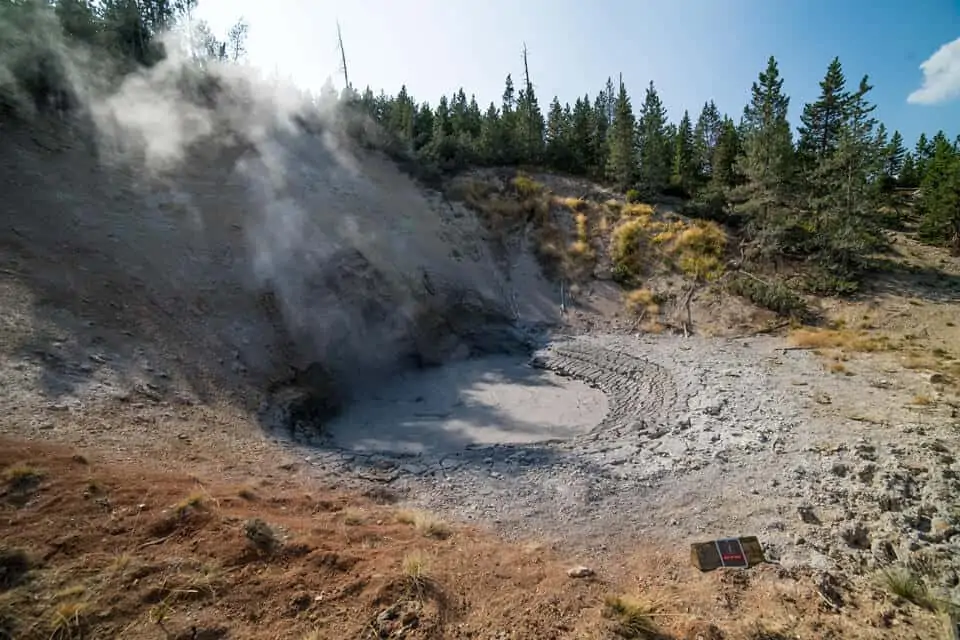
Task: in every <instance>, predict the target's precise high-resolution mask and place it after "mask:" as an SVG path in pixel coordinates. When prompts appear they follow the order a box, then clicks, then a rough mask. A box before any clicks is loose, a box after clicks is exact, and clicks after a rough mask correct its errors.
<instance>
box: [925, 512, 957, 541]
mask: <svg viewBox="0 0 960 640" xmlns="http://www.w3.org/2000/svg"><path fill="white" fill-rule="evenodd" d="M956 533H957V531H956V529H955V528H954V527H953V525H951V524H950V522H949V521H948V520H947V519H945V518H939V517H935V518H931V520H930V536H929V537H930V539H931V540H933V541H936V542H941V541H946V540H949V539H950V538H952V537H953V536H954V535H956Z"/></svg>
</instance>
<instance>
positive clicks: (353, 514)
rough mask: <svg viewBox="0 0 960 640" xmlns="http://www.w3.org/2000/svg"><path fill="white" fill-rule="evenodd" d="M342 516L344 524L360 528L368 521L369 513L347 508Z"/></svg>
mask: <svg viewBox="0 0 960 640" xmlns="http://www.w3.org/2000/svg"><path fill="white" fill-rule="evenodd" d="M340 515H341V517H342V518H343V524H345V525H347V526H350V527H356V526H359V525H361V524H363V523H364V522H366V520H367V512H366V511H364V510H363V509H357V508H354V507H347V508H346V509H344V510H343V511H341V512H340Z"/></svg>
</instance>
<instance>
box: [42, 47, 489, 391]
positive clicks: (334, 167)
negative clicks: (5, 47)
mask: <svg viewBox="0 0 960 640" xmlns="http://www.w3.org/2000/svg"><path fill="white" fill-rule="evenodd" d="M162 42H163V45H164V47H165V50H166V52H167V55H166V57H165V58H164V59H163V60H160V61H158V62H157V63H156V64H154V65H153V66H151V67H149V68H139V69H137V70H136V71H133V72H132V73H127V74H125V75H123V74H116V73H114V74H108V73H92V72H88V71H84V69H86V68H88V67H84V66H83V61H85V60H89V59H90V56H88V55H86V54H85V53H84V52H83V51H82V50H80V49H79V48H78V47H77V46H73V45H71V46H69V47H68V46H67V45H66V44H65V43H64V42H62V41H57V42H56V43H54V44H51V45H50V46H48V47H47V49H46V50H47V51H48V53H49V52H52V54H53V55H55V56H56V57H57V58H58V60H59V61H60V65H59V66H60V67H62V68H63V69H64V70H65V72H64V74H65V76H66V77H67V78H68V79H69V86H70V93H71V94H72V95H73V96H74V101H75V103H76V102H79V109H77V108H76V105H74V106H75V110H76V111H78V112H79V113H80V114H82V115H83V116H85V117H86V119H87V120H88V121H89V122H91V123H92V124H93V125H94V126H93V129H94V130H95V132H96V138H97V143H98V144H97V146H98V149H99V153H100V156H101V159H102V160H104V161H106V162H107V163H108V164H116V163H117V162H120V163H124V164H126V165H127V166H128V167H132V168H133V169H134V173H135V174H138V176H141V179H140V180H139V181H140V182H144V181H145V182H147V183H153V184H154V185H156V184H166V185H168V186H169V188H170V191H172V192H173V194H172V195H173V198H172V199H173V200H174V201H175V202H177V203H178V204H179V205H181V206H186V207H187V208H188V209H189V210H190V211H189V213H190V214H192V218H193V220H194V222H195V226H196V231H197V235H198V236H199V237H200V240H199V241H197V240H196V239H190V240H189V241H190V242H194V243H197V242H199V243H200V244H201V245H202V244H203V241H204V240H203V239H204V238H205V237H206V236H204V233H205V230H207V229H211V228H213V227H217V225H220V227H222V226H223V222H224V220H223V217H224V216H226V217H227V218H229V219H230V220H229V222H232V223H233V225H234V226H235V227H239V228H240V229H242V237H243V238H244V239H245V241H246V245H247V247H246V249H245V250H244V251H243V252H242V253H243V256H242V259H241V260H239V261H237V262H236V263H234V264H235V266H234V267H233V268H234V269H235V270H236V271H237V272H239V271H242V272H243V273H237V272H235V273H233V275H232V278H233V279H234V281H236V282H239V283H242V284H241V286H243V287H245V288H246V289H247V290H248V292H249V294H250V297H251V299H252V298H253V297H254V296H255V295H257V294H260V293H263V292H270V293H272V294H273V297H274V299H275V300H277V302H278V303H279V304H278V306H279V308H280V311H281V313H282V316H283V321H284V324H285V325H286V326H285V328H286V332H287V334H288V335H289V337H290V338H292V340H293V344H294V352H295V353H294V354H293V356H294V357H295V359H296V362H294V363H293V364H295V365H297V366H299V367H305V366H306V365H309V364H310V363H311V362H316V361H319V362H322V363H324V365H325V366H327V367H328V368H330V369H331V370H332V373H334V374H335V376H336V377H337V378H338V380H342V381H344V382H346V383H348V384H349V382H350V380H348V378H350V377H351V376H356V377H360V378H363V377H366V376H369V374H370V372H371V371H378V372H383V373H388V372H389V370H390V369H392V367H393V365H396V364H398V362H399V361H400V360H402V359H404V358H406V357H407V356H412V357H416V358H420V357H421V352H422V351H423V349H428V350H433V351H434V352H436V353H439V351H440V350H441V349H447V350H448V351H453V350H457V349H459V350H460V351H462V350H463V345H462V344H459V345H458V344H457V343H456V342H457V339H453V340H452V341H451V340H448V339H446V338H444V335H445V333H446V334H449V333H450V332H451V331H452V330H451V329H450V327H449V323H448V322H447V321H446V319H445V317H446V316H445V315H444V314H446V313H447V311H448V310H449V309H450V305H451V304H454V303H451V300H453V299H454V298H457V296H460V297H461V298H462V295H463V292H468V291H469V292H470V296H471V300H472V302H471V303H470V305H468V306H466V307H465V306H463V305H462V304H461V305H460V307H459V311H458V313H459V314H460V316H461V317H460V319H459V322H460V325H461V328H462V327H463V326H464V324H463V323H464V318H465V317H467V316H469V315H470V314H471V313H474V312H475V311H477V310H480V309H484V310H483V311H482V312H480V313H476V314H475V315H476V317H477V320H476V322H483V321H489V320H490V319H491V318H492V317H494V316H496V312H493V314H492V315H491V311H490V301H491V300H493V299H494V298H496V297H497V296H498V295H499V294H500V292H501V291H502V290H503V284H502V283H498V282H497V280H498V276H499V273H498V271H497V269H496V268H494V266H493V264H492V262H489V261H488V260H487V259H486V258H482V259H480V258H478V257H475V258H474V259H473V260H470V261H462V260H460V259H455V257H454V256H453V255H452V252H451V247H452V246H455V245H458V244H463V243H464V242H467V241H469V236H473V239H474V240H475V239H476V235H477V234H476V229H475V228H471V229H472V230H470V229H467V230H466V231H464V230H462V229H461V230H460V231H459V233H461V234H462V235H463V234H465V235H464V237H457V238H454V237H451V236H450V233H451V231H450V230H449V228H446V227H445V226H444V224H443V223H442V221H441V219H440V215H439V214H438V213H437V210H436V209H435V208H433V207H431V205H430V204H429V202H428V201H427V200H426V199H425V198H424V195H423V193H422V192H421V191H419V190H418V189H417V188H415V186H414V185H413V184H412V183H411V182H409V181H408V180H403V179H399V177H400V174H398V173H397V170H396V168H395V167H394V166H393V165H392V163H390V162H388V161H386V160H385V159H383V158H379V157H377V156H376V154H370V153H364V154H363V156H362V157H363V160H362V161H361V159H360V156H358V155H356V151H353V150H352V148H353V147H354V145H355V143H354V142H352V141H351V139H350V138H349V137H348V136H347V134H346V129H347V127H348V126H349V127H350V128H363V129H365V130H369V129H370V128H371V127H372V126H374V125H373V123H371V122H365V121H362V122H357V119H359V118H363V117H364V116H361V115H360V114H357V113H353V112H352V110H351V111H348V110H344V109H342V108H341V107H340V106H339V105H338V103H337V102H336V101H332V102H331V101H329V100H328V101H322V102H317V101H315V100H313V99H312V98H311V97H310V96H308V95H305V94H304V93H303V92H301V91H299V90H297V89H296V88H295V87H293V86H291V85H289V84H285V83H283V82H280V81H279V80H278V79H275V78H267V77H265V76H263V75H262V74H260V73H258V72H257V71H256V70H255V69H252V68H249V67H247V66H244V65H239V64H231V63H219V62H216V61H204V62H203V64H202V65H199V64H198V62H197V61H196V60H195V59H193V58H192V57H191V56H189V55H188V52H187V51H186V48H185V47H184V46H183V41H182V40H181V39H179V37H178V36H177V35H175V34H166V35H165V36H163V37H162ZM117 78H119V80H116V79H117ZM201 165H204V168H205V169H206V168H210V169H212V170H214V173H210V172H208V173H206V174H204V175H206V176H208V177H207V178H205V180H208V181H209V180H210V178H209V176H210V175H216V176H219V177H217V178H215V179H216V180H219V181H222V182H223V185H222V186H223V188H224V191H223V195H224V200H223V202H224V203H226V202H232V203H233V204H232V205H230V208H229V209H227V210H224V208H225V207H227V205H226V204H224V203H221V202H220V200H219V199H217V200H216V201H215V202H211V201H210V198H206V201H205V202H202V203H201V202H199V201H198V198H196V197H195V196H192V195H190V186H189V181H190V180H191V176H192V175H193V174H194V173H195V172H196V170H197V169H198V167H199V166H201ZM144 178H145V180H144ZM163 197H166V198H168V199H169V198H170V194H168V195H167V196H163ZM238 198H239V203H238ZM88 215H90V214H88ZM131 215H132V216H135V217H134V218H133V219H132V220H131V223H132V224H135V225H140V230H139V231H138V233H139V234H140V237H141V238H148V239H149V238H151V234H154V233H155V232H157V233H174V234H177V233H180V231H177V230H176V229H175V227H174V225H177V224H179V223H177V222H176V221H175V220H174V218H172V217H170V216H169V215H167V214H164V213H160V212H156V211H153V210H152V209H151V210H144V211H139V212H131ZM462 224H467V223H462ZM218 233H219V234H221V235H218ZM156 237H157V238H158V240H157V242H156V243H154V242H152V241H150V240H148V244H149V246H143V247H142V250H143V252H144V253H145V254H150V255H145V256H144V257H143V258H142V259H143V260H146V261H151V262H153V263H154V264H158V265H159V264H163V265H166V267H165V268H166V269H167V271H166V272H162V270H161V276H160V277H163V278H167V279H168V280H169V281H170V282H171V286H173V287H175V288H176V289H178V290H187V288H188V287H190V286H191V284H192V285H202V286H207V285H205V284H203V283H204V282H207V281H209V279H208V277H207V273H206V272H204V271H203V269H206V268H208V267H206V266H204V265H200V266H199V267H197V268H196V269H194V270H193V271H191V269H192V268H193V267H191V266H190V265H189V264H188V266H182V267H181V266H176V267H174V268H172V269H171V268H170V267H169V265H170V262H171V261H172V259H173V258H172V257H171V256H170V255H166V256H160V257H156V258H154V257H152V253H151V252H153V253H155V252H156V251H157V250H158V248H159V247H162V244H163V243H164V242H168V241H173V242H179V241H180V240H167V239H165V238H164V237H163V236H156ZM178 237H180V236H178ZM209 237H210V238H211V239H212V240H211V241H210V242H211V245H216V244H217V243H223V242H224V240H223V235H222V231H211V232H210V236H209ZM464 238H468V239H467V240H465V239H464ZM206 249H208V250H210V252H212V253H217V252H220V251H222V250H224V249H223V247H220V246H207V247H206ZM227 250H229V251H231V252H233V251H234V249H232V248H227ZM160 251H163V249H160ZM474 254H475V255H476V256H479V255H482V254H483V252H482V250H480V251H479V253H478V252H477V251H475V252H474ZM201 262H202V261H201ZM189 278H195V279H196V280H195V281H194V282H193V283H191V282H189ZM427 281H429V285H426V284H425V282H427ZM458 292H459V293H458ZM178 295H179V294H178ZM191 295H196V294H191ZM451 296H452V297H451ZM456 304H459V303H456ZM468 307H469V309H473V311H469V309H468ZM481 317H482V320H481ZM238 321H242V319H238ZM469 332H473V333H475V332H474V331H473V330H472V329H471V330H469ZM246 340H248V341H249V340H251V338H250V337H249V336H248V337H247V338H246ZM252 340H253V341H257V342H270V339H269V338H268V337H267V336H253V337H252ZM274 340H276V337H274ZM231 342H234V343H235V341H233V340H231ZM436 353H434V354H431V356H429V357H426V358H425V360H427V361H431V362H436V361H437V360H438V359H439V360H442V359H443V357H442V355H439V356H438V355H436ZM337 363H339V365H340V366H339V367H337V366H336V365H337Z"/></svg>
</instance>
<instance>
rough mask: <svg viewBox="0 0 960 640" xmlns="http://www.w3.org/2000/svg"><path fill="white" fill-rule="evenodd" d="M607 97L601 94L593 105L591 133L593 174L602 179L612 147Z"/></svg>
mask: <svg viewBox="0 0 960 640" xmlns="http://www.w3.org/2000/svg"><path fill="white" fill-rule="evenodd" d="M608 112H609V109H608V108H607V96H606V93H605V92H600V93H599V94H598V95H597V97H596V99H595V100H594V103H593V128H592V132H591V143H590V150H591V154H590V155H591V156H592V157H593V160H594V164H592V165H591V172H592V174H593V176H594V177H597V178H602V177H603V176H605V175H606V170H607V160H608V154H609V152H610V145H609V144H608V142H607V136H608V134H609V132H610V125H611V122H612V121H611V120H610V119H608Z"/></svg>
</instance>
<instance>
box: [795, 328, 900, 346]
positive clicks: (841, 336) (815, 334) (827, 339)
mask: <svg viewBox="0 0 960 640" xmlns="http://www.w3.org/2000/svg"><path fill="white" fill-rule="evenodd" d="M789 339H790V342H791V343H792V344H793V345H794V346H797V347H802V348H804V349H846V350H848V351H858V352H872V351H883V350H886V349H889V348H890V339H889V338H887V337H886V336H871V335H869V334H867V333H865V332H863V331H850V330H835V329H813V328H801V329H796V330H794V331H792V332H790V338H789Z"/></svg>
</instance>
